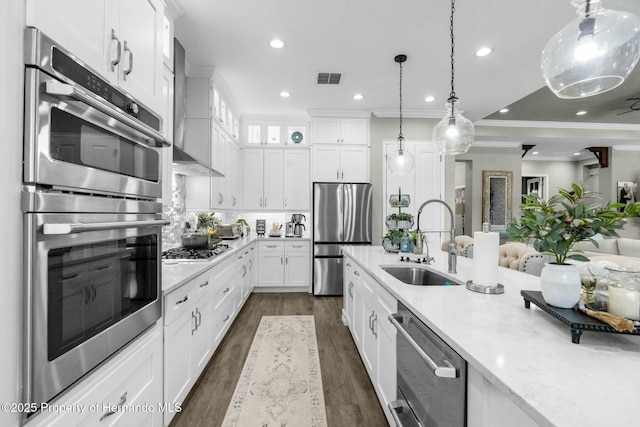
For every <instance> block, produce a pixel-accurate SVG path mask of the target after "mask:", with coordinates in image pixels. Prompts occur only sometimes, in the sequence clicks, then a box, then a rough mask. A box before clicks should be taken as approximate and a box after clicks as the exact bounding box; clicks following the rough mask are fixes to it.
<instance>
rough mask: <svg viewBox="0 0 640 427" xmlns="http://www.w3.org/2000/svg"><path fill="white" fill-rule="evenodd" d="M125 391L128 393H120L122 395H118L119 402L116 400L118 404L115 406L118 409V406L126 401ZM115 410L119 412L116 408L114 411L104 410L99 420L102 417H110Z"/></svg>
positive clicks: (102, 418)
mask: <svg viewBox="0 0 640 427" xmlns="http://www.w3.org/2000/svg"><path fill="white" fill-rule="evenodd" d="M127 393H128V392H126V391H125V392H124V393H123V394H122V396H120V401H119V402H118V404H117V405H116V407H117V408H118V409H120V408H121V407H122V405H124V404H125V403H126V402H127ZM116 412H119V411H118V410H115V411H108V412H105V413H104V414H102V416H101V417H100V421H102V420H104V419H105V418H107V417H110V416H111V415H113V414H115V413H116Z"/></svg>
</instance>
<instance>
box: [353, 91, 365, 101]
mask: <svg viewBox="0 0 640 427" xmlns="http://www.w3.org/2000/svg"><path fill="white" fill-rule="evenodd" d="M362 98H364V95H363V94H361V93H356V94H355V95H353V99H355V100H356V101H360V100H361V99H362Z"/></svg>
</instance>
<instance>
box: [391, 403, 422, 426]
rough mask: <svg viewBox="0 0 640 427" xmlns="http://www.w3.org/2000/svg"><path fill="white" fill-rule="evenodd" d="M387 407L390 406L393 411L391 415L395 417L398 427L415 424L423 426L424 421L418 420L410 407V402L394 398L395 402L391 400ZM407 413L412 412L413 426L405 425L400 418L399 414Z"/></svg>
mask: <svg viewBox="0 0 640 427" xmlns="http://www.w3.org/2000/svg"><path fill="white" fill-rule="evenodd" d="M387 408H389V411H390V412H391V417H392V418H393V421H394V422H395V423H396V427H413V426H417V427H423V426H422V423H420V421H418V420H417V419H416V418H415V416H414V415H413V413H412V412H411V408H410V407H409V404H408V403H407V401H406V400H404V399H398V400H394V401H393V402H389V403H387ZM405 413H411V415H412V416H411V419H410V421H414V422H413V423H411V424H412V426H407V425H405V424H404V423H403V422H402V420H401V419H400V416H399V415H398V414H405Z"/></svg>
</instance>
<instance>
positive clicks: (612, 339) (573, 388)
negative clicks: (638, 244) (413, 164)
mask: <svg viewBox="0 0 640 427" xmlns="http://www.w3.org/2000/svg"><path fill="white" fill-rule="evenodd" d="M343 251H344V254H345V256H347V257H349V258H350V259H352V260H353V261H355V262H356V263H357V264H358V266H359V267H361V268H362V270H364V271H365V272H366V273H368V274H369V275H370V276H372V278H373V279H374V280H375V281H377V282H378V283H379V284H380V285H381V286H382V287H383V288H384V289H385V290H386V291H388V292H389V293H390V294H391V295H392V296H393V297H394V298H396V299H397V300H398V301H400V302H402V303H403V304H404V305H406V306H407V307H408V308H409V309H410V310H411V311H412V312H413V313H414V314H415V315H416V316H418V317H419V318H420V319H421V320H422V321H423V322H424V323H425V324H426V325H427V326H428V327H429V328H431V329H432V330H433V331H434V332H435V333H437V334H438V335H439V336H440V338H442V339H443V340H444V341H446V342H447V343H448V344H449V345H450V346H451V347H453V349H455V350H456V351H457V352H458V353H459V354H460V355H461V356H462V357H463V358H464V359H465V360H466V361H467V362H468V366H469V371H470V372H476V373H477V374H478V375H480V376H481V381H480V383H483V382H484V383H486V384H488V385H489V386H490V388H491V389H492V390H494V391H495V392H497V393H498V394H500V395H502V396H504V397H505V400H506V401H508V402H509V404H513V405H514V406H515V407H517V408H518V409H519V410H521V411H522V413H523V415H526V418H527V419H526V420H524V421H526V422H524V423H523V424H520V426H523V425H535V424H537V425H541V426H562V427H565V426H581V427H584V426H631V425H637V424H638V422H639V420H640V406H639V405H638V400H639V398H640V369H638V367H640V337H639V336H629V335H621V334H609V333H600V332H591V331H585V332H584V333H583V334H582V337H581V340H580V344H573V343H572V342H571V333H570V329H569V328H568V327H567V326H566V325H565V324H563V323H561V322H560V321H558V320H556V319H555V318H554V317H552V316H550V315H549V314H547V313H545V312H544V311H542V310H541V309H539V308H538V307H536V306H534V305H531V308H530V309H527V308H525V307H524V300H523V298H522V296H521V295H520V291H521V290H539V289H540V279H539V277H536V276H532V275H528V274H525V273H520V272H518V271H514V270H509V269H505V268H499V273H498V280H499V283H501V284H503V285H504V287H505V292H504V294H498V295H487V294H481V293H476V292H471V291H469V290H467V289H466V287H465V286H464V283H465V282H466V281H467V280H470V279H471V278H472V269H473V260H471V259H467V258H463V257H458V269H457V271H458V273H457V274H448V273H446V271H447V254H446V253H445V252H441V251H436V252H437V253H436V254H435V258H436V260H435V263H432V264H431V266H429V267H428V268H431V269H433V270H435V271H438V272H439V273H441V274H443V275H445V276H448V277H450V278H451V279H453V280H455V281H457V282H459V283H462V284H463V285H462V286H431V287H420V286H412V285H407V284H404V283H403V282H401V281H399V280H397V279H396V278H394V277H393V276H391V275H390V274H388V273H386V272H385V271H384V270H383V269H382V268H380V266H381V265H382V266H387V265H405V266H406V265H407V263H406V262H403V263H401V262H400V254H389V253H386V252H385V251H384V250H383V249H382V247H375V246H374V247H371V246H368V247H367V246H345V247H343ZM415 257H416V255H413V258H414V259H415ZM472 378H473V377H472V376H471V375H470V376H469V379H468V391H467V399H468V406H467V408H468V417H469V418H468V425H469V426H475V425H487V424H486V421H485V423H483V422H482V420H480V419H478V418H482V417H484V418H485V420H486V419H487V416H488V415H487V412H488V411H491V410H496V407H491V406H490V405H487V403H486V401H485V400H483V399H489V398H490V396H489V394H491V393H484V394H483V392H482V390H486V388H485V389H482V388H480V389H479V388H478V387H476V386H477V385H478V381H476V380H472ZM472 382H473V384H472ZM480 385H481V386H482V384H480ZM478 390H480V392H478ZM495 392H494V393H493V394H495ZM474 415H476V416H475V418H474ZM477 415H479V417H478V416H477ZM494 425H497V424H494Z"/></svg>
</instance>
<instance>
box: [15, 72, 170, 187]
mask: <svg viewBox="0 0 640 427" xmlns="http://www.w3.org/2000/svg"><path fill="white" fill-rule="evenodd" d="M25 73H26V75H25V85H26V86H25V122H24V123H25V129H24V135H25V142H24V182H25V183H28V184H38V185H45V186H51V187H53V188H56V189H61V190H69V191H78V192H84V193H100V194H111V195H125V196H132V197H137V198H147V199H153V198H159V197H162V182H161V176H162V171H161V164H162V160H161V148H160V147H161V146H162V143H161V142H158V141H157V140H154V139H153V138H151V137H150V136H149V135H148V132H145V133H143V132H141V131H139V130H137V129H136V128H135V127H132V126H130V125H129V124H128V123H127V121H125V120H126V117H124V120H117V119H116V118H114V117H112V116H110V115H108V114H105V113H104V112H103V111H101V110H105V109H104V108H100V109H98V108H95V107H94V106H92V105H90V104H91V102H89V103H87V102H85V101H86V100H88V101H91V100H92V99H95V97H91V96H87V98H86V100H85V101H83V100H81V97H79V96H77V94H78V93H81V94H82V93H83V92H82V88H76V87H73V86H70V85H66V84H63V83H61V82H59V81H58V80H56V79H55V78H53V77H51V76H49V75H48V74H46V73H44V72H42V71H40V70H37V69H34V68H26V71H25ZM69 88H71V89H73V90H72V91H71V92H69V94H68V95H67V94H66V91H67V89H69ZM95 105H96V106H100V105H98V104H95ZM105 111H106V110H105ZM137 127H139V126H137Z"/></svg>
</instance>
